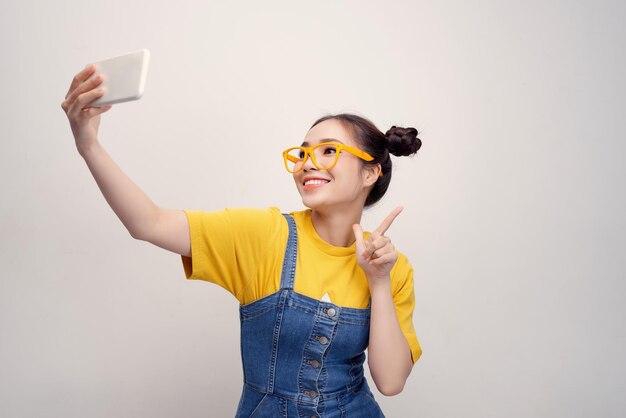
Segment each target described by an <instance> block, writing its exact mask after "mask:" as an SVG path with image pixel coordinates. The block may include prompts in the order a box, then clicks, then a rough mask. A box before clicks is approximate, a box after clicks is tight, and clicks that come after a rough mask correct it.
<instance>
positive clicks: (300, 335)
mask: <svg viewBox="0 0 626 418" xmlns="http://www.w3.org/2000/svg"><path fill="white" fill-rule="evenodd" d="M283 215H284V216H285V218H286V219H287V223H288V225H289V238H288V240H287V247H286V249H285V258H284V261H283V270H282V274H281V279H280V289H279V290H278V291H277V292H275V293H273V294H271V295H268V296H265V297H263V298H261V299H259V300H256V301H254V302H251V303H248V304H245V305H240V308H239V318H240V321H241V358H242V361H243V376H244V386H243V392H242V395H241V399H240V400H239V405H238V408H237V415H236V417H238V418H239V417H241V418H243V417H245V418H249V417H255V418H265V417H271V418H277V417H284V418H296V417H298V418H311V417H319V418H369V417H372V418H379V417H383V418H384V415H383V413H382V411H381V409H380V407H379V406H378V403H377V402H376V400H375V399H374V395H373V394H372V392H371V390H370V389H369V387H368V384H367V381H366V379H365V376H364V375H363V362H364V361H365V349H366V348H367V345H368V340H369V324H370V308H369V306H368V308H365V309H357V308H348V307H342V306H338V305H335V304H332V303H330V302H324V301H320V300H317V299H314V298H311V297H308V296H305V295H302V294H299V293H296V292H294V290H293V284H294V277H295V272H296V259H297V256H298V233H297V229H296V223H295V221H294V219H293V218H292V217H291V216H290V215H287V214H284V213H283ZM312 274H314V272H312Z"/></svg>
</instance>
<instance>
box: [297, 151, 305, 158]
mask: <svg viewBox="0 0 626 418" xmlns="http://www.w3.org/2000/svg"><path fill="white" fill-rule="evenodd" d="M298 158H300V159H303V158H304V151H302V150H300V151H299V152H298Z"/></svg>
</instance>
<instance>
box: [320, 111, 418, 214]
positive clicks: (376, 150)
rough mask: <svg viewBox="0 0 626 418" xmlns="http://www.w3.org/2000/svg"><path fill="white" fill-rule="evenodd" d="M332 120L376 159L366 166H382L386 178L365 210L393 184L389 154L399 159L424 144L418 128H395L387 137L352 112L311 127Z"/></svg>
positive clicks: (328, 117) (378, 181)
mask: <svg viewBox="0 0 626 418" xmlns="http://www.w3.org/2000/svg"><path fill="white" fill-rule="evenodd" d="M328 119H336V120H339V121H340V122H342V123H343V124H344V125H345V126H346V127H348V128H349V129H350V130H351V131H352V133H353V134H354V138H355V140H356V141H357V143H358V144H359V148H360V149H362V150H363V151H365V152H367V153H368V154H370V155H371V156H372V157H374V159H373V160H372V161H362V162H363V164H365V165H373V166H375V165H376V164H380V165H381V168H382V172H383V175H382V177H379V178H378V180H377V181H376V183H374V186H373V187H372V189H371V190H370V192H369V194H368V195H367V198H366V199H365V207H368V206H371V205H373V204H374V203H376V202H378V201H379V200H380V199H381V198H382V197H383V196H384V195H385V193H386V192H387V188H388V187H389V183H390V182H391V166H392V164H391V157H390V155H389V154H390V153H391V154H393V155H395V156H397V157H401V156H408V155H413V154H415V153H416V152H417V150H419V149H420V147H421V146H422V141H421V140H420V139H419V138H418V137H417V129H415V128H401V127H398V126H392V127H391V128H389V130H388V131H387V132H386V133H384V134H383V133H382V132H381V131H380V130H379V129H378V128H377V127H376V126H375V125H374V124H373V123H372V122H371V121H370V120H369V119H367V118H364V117H362V116H358V115H354V114H351V113H339V114H336V115H332V114H330V115H326V116H323V117H321V118H319V119H318V120H316V121H315V123H314V124H313V125H312V126H311V128H313V126H315V125H317V124H318V123H320V122H323V121H325V120H328ZM309 129H310V128H309Z"/></svg>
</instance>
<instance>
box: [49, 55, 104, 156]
mask: <svg viewBox="0 0 626 418" xmlns="http://www.w3.org/2000/svg"><path fill="white" fill-rule="evenodd" d="M95 70H96V67H95V65H94V64H91V65H88V66H87V67H85V68H84V69H83V70H82V71H80V72H79V73H78V74H76V75H75V76H74V79H73V80H72V84H71V85H70V88H69V90H68V92H67V94H66V95H65V100H63V102H62V103H61V108H63V110H64V111H65V113H66V114H67V118H68V119H69V121H70V126H71V128H72V133H73V135H74V139H75V141H76V148H77V149H78V152H79V153H81V154H82V153H83V151H86V150H88V149H89V148H90V147H91V146H92V145H93V144H95V143H96V142H97V140H98V127H99V126H100V114H101V113H104V112H106V111H108V110H109V109H111V107H112V105H106V106H102V107H89V104H90V103H91V102H93V101H94V100H96V99H98V98H99V97H101V96H102V95H103V94H104V93H105V92H104V90H103V89H102V88H100V87H99V85H100V84H101V83H102V81H103V80H102V76H101V75H96V76H94V77H90V76H91V75H92V74H94V71H95Z"/></svg>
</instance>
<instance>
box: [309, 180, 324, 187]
mask: <svg viewBox="0 0 626 418" xmlns="http://www.w3.org/2000/svg"><path fill="white" fill-rule="evenodd" d="M325 183H328V181H327V180H307V181H305V182H304V185H305V186H308V185H309V184H325Z"/></svg>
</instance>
